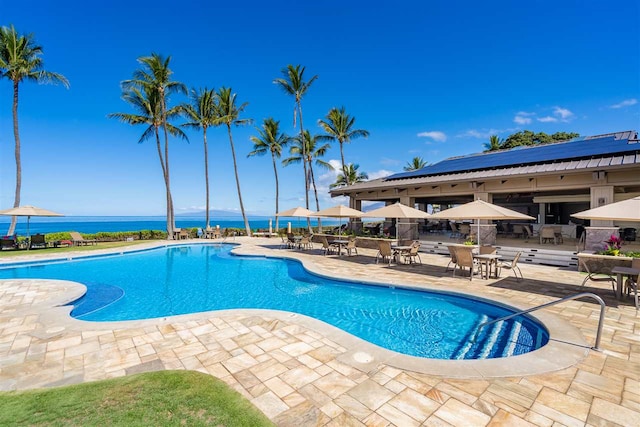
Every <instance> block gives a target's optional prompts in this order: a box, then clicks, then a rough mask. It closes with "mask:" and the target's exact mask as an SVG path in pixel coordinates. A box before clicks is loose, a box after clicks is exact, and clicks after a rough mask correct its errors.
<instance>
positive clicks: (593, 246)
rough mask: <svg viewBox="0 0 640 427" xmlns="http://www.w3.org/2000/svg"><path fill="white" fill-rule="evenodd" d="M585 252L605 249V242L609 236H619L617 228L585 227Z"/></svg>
mask: <svg viewBox="0 0 640 427" xmlns="http://www.w3.org/2000/svg"><path fill="white" fill-rule="evenodd" d="M585 231H586V237H585V245H584V250H585V251H596V252H597V251H601V250H604V249H605V246H606V243H604V242H606V241H607V240H609V238H610V237H611V235H614V236H618V237H619V236H620V228H619V227H585Z"/></svg>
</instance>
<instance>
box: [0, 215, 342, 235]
mask: <svg viewBox="0 0 640 427" xmlns="http://www.w3.org/2000/svg"><path fill="white" fill-rule="evenodd" d="M10 221H11V217H2V216H0V235H4V234H6V232H7V230H8V229H9V223H10ZM204 221H205V219H204V216H182V215H180V216H176V227H179V228H190V227H204V226H205V223H204ZM343 221H344V220H343ZM279 222H280V227H281V228H284V227H286V226H287V222H291V226H292V227H294V228H298V227H305V226H306V224H307V221H306V219H304V218H281V219H280V221H279ZM209 223H210V225H211V226H212V227H215V226H216V225H219V226H220V228H243V229H244V221H243V220H242V218H237V217H232V218H231V217H213V216H212V217H210V219H209ZM311 224H312V225H313V226H316V225H317V220H316V219H312V220H311ZM322 224H323V226H324V225H337V224H338V221H337V220H332V219H326V218H324V219H322ZM272 225H273V227H275V226H276V220H275V218H272ZM249 226H250V227H251V229H252V230H256V229H258V228H261V229H267V228H269V217H249ZM166 229H167V220H166V218H165V217H163V216H65V217H31V221H30V222H29V234H37V233H42V234H46V233H55V232H59V231H78V232H80V233H98V232H101V231H105V232H112V231H139V230H166ZM16 233H17V234H18V235H19V236H24V235H26V234H27V219H26V218H25V217H18V224H17V225H16Z"/></svg>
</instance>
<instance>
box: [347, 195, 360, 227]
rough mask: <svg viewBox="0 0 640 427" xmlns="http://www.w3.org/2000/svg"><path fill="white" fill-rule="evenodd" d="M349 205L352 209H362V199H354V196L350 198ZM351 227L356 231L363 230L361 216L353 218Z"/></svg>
mask: <svg viewBox="0 0 640 427" xmlns="http://www.w3.org/2000/svg"><path fill="white" fill-rule="evenodd" d="M349 207H350V208H351V209H356V210H359V211H361V210H362V200H359V199H354V198H353V197H350V198H349ZM350 220H351V223H350V228H351V230H353V231H355V232H356V233H360V232H361V231H362V219H361V218H351V219H350Z"/></svg>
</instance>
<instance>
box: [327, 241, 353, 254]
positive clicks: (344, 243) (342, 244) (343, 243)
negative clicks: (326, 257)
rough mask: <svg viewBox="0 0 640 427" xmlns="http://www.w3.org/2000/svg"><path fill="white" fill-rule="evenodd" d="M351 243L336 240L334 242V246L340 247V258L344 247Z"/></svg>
mask: <svg viewBox="0 0 640 427" xmlns="http://www.w3.org/2000/svg"><path fill="white" fill-rule="evenodd" d="M348 243H349V241H348V240H341V239H338V240H334V241H333V242H331V244H332V245H338V256H342V247H343V246H344V247H346V246H347V244H348Z"/></svg>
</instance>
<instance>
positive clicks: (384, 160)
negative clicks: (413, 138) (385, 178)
mask: <svg viewBox="0 0 640 427" xmlns="http://www.w3.org/2000/svg"><path fill="white" fill-rule="evenodd" d="M400 163H402V162H401V161H400V160H398V159H390V158H388V157H383V158H381V159H380V164H381V165H384V166H398V165H399V164H400Z"/></svg>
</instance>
